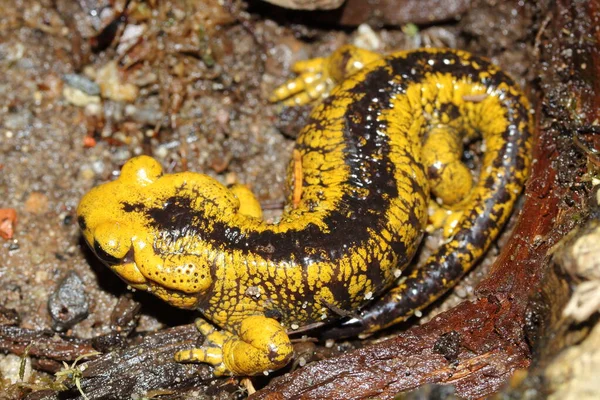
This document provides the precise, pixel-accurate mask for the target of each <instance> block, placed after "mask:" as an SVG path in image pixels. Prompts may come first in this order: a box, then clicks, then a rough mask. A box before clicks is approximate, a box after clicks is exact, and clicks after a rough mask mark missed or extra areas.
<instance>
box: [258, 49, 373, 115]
mask: <svg viewBox="0 0 600 400" xmlns="http://www.w3.org/2000/svg"><path fill="white" fill-rule="evenodd" d="M379 59H381V55H379V54H377V53H373V52H371V51H368V50H364V49H360V48H358V47H355V46H351V45H346V46H342V47H340V48H339V49H337V50H336V51H334V52H333V53H332V54H331V55H330V56H329V57H321V58H312V59H310V60H303V61H299V62H297V63H295V64H294V66H293V67H292V69H293V71H294V72H295V73H296V74H298V76H297V77H296V78H294V79H290V80H289V81H287V82H286V83H284V84H283V85H281V86H279V87H278V88H276V89H275V90H274V91H273V93H272V94H271V96H270V97H269V101H271V102H277V101H283V103H284V104H285V105H287V106H295V105H305V104H310V103H314V102H317V101H319V100H321V99H322V98H325V97H327V96H328V95H329V93H330V92H331V90H332V89H333V88H334V87H335V85H337V84H338V83H340V82H342V81H343V80H344V79H346V78H347V77H349V76H351V75H353V74H354V73H356V72H357V71H359V70H361V69H362V68H363V67H364V66H365V65H368V64H370V63H372V62H373V61H376V60H379Z"/></svg>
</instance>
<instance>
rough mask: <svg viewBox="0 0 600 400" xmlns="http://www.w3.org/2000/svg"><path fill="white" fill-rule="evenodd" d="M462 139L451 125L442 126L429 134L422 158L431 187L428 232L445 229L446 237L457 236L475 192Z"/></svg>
mask: <svg viewBox="0 0 600 400" xmlns="http://www.w3.org/2000/svg"><path fill="white" fill-rule="evenodd" d="M462 153H463V145H462V137H461V136H460V135H459V134H458V132H457V131H456V130H455V129H454V128H453V127H450V126H438V127H435V128H433V129H431V131H430V132H429V133H428V134H427V136H426V138H425V141H424V143H423V148H422V159H423V163H424V164H425V168H426V170H427V175H428V178H429V184H430V188H431V194H432V200H431V202H430V207H429V208H430V212H429V222H430V225H429V226H428V230H429V231H430V232H431V231H433V230H436V229H440V228H442V232H443V236H444V237H445V238H449V237H451V236H452V234H453V233H454V229H455V228H456V226H457V225H458V222H459V221H460V219H461V217H462V216H463V213H464V209H465V205H466V204H467V203H468V201H467V199H468V198H469V195H470V194H471V192H472V190H473V177H472V175H471V171H470V170H469V168H468V167H467V166H466V165H465V164H464V163H463V162H462V159H461V158H462Z"/></svg>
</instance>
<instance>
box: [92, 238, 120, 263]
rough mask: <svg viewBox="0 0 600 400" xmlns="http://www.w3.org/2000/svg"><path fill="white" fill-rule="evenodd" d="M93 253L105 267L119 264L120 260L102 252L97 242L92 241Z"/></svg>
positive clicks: (104, 251)
mask: <svg viewBox="0 0 600 400" xmlns="http://www.w3.org/2000/svg"><path fill="white" fill-rule="evenodd" d="M94 253H96V256H97V257H98V258H99V259H100V260H102V262H104V263H106V264H107V265H114V264H119V263H120V261H121V259H120V258H118V257H115V256H113V255H111V254H109V253H108V252H107V251H106V250H104V249H103V248H102V245H100V243H98V241H97V240H94Z"/></svg>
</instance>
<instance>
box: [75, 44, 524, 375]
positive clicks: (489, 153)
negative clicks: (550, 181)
mask: <svg viewBox="0 0 600 400" xmlns="http://www.w3.org/2000/svg"><path fill="white" fill-rule="evenodd" d="M295 71H296V72H297V73H298V74H299V76H298V78H296V79H294V80H292V81H289V82H288V83H287V84H284V85H283V86H281V87H280V88H278V89H276V90H275V92H274V95H273V97H272V99H271V100H273V101H280V100H286V99H287V102H288V104H302V103H308V102H312V101H315V100H320V102H319V103H318V104H317V105H316V106H315V108H314V110H313V112H312V114H311V116H310V118H309V120H308V124H307V125H306V127H305V128H304V129H303V130H302V131H301V133H300V134H299V136H298V139H297V142H296V147H295V151H294V157H293V160H292V163H291V165H290V168H289V172H288V183H289V186H290V191H289V192H290V194H289V196H288V203H287V206H286V207H285V209H284V212H283V215H282V216H281V220H280V221H279V222H278V223H268V222H265V221H264V220H263V219H262V218H261V210H260V206H259V205H258V202H257V201H256V199H255V198H254V197H253V196H252V194H251V193H250V191H249V190H248V189H246V188H245V187H244V186H241V185H240V186H235V187H233V188H228V187H225V186H223V185H222V184H221V183H219V182H218V181H217V180H215V179H213V178H210V177H208V176H206V175H203V174H198V173H192V172H182V173H175V174H163V172H162V169H161V166H160V165H159V163H158V162H157V161H155V160H154V159H152V158H150V157H147V156H140V157H136V158H133V159H131V160H130V161H128V162H127V163H126V164H125V165H124V166H123V168H122V171H121V175H120V177H119V178H118V179H117V180H115V181H113V182H109V183H105V184H102V185H100V186H98V187H96V188H94V189H92V190H91V191H90V192H89V193H88V194H86V195H85V196H84V197H83V199H82V200H81V203H80V204H79V207H78V210H77V213H78V221H79V225H80V227H81V230H82V232H83V235H84V236H85V239H86V241H87V242H88V243H89V245H90V247H91V248H92V249H93V250H94V252H95V253H96V255H97V256H98V257H99V258H100V259H101V260H102V261H103V262H104V263H106V264H107V265H108V266H109V267H110V268H111V269H112V270H113V271H114V272H116V273H117V274H118V275H119V276H120V277H121V278H122V279H124V280H125V282H127V283H128V284H129V285H130V286H131V287H133V288H136V289H140V290H145V291H148V292H151V293H153V294H155V295H156V296H158V297H160V298H161V299H163V300H165V301H167V302H168V303H170V304H172V305H174V306H176V307H181V308H187V309H194V310H199V311H200V312H201V313H202V314H203V316H204V317H205V318H206V320H204V319H201V320H199V321H198V322H197V326H198V328H199V330H200V332H201V333H202V334H203V335H205V341H204V343H203V344H202V345H201V346H200V347H198V348H194V349H189V350H184V351H180V352H178V353H177V354H176V355H175V358H176V360H178V361H190V362H204V363H209V364H212V365H213V366H214V367H215V369H214V372H215V375H227V374H233V375H253V374H260V373H267V372H268V371H270V370H274V369H277V368H280V367H282V366H284V365H285V364H286V363H287V362H288V361H289V360H290V358H291V357H292V354H293V348H292V345H291V343H290V339H289V338H288V334H287V333H288V332H293V331H294V330H298V329H300V328H302V327H306V326H314V325H318V324H320V323H325V322H329V321H333V320H335V319H340V318H342V317H347V318H346V327H347V328H348V330H347V331H346V333H348V332H351V333H356V332H359V331H362V332H367V333H368V332H373V331H375V330H378V329H381V328H383V327H386V326H389V325H391V324H393V323H396V322H398V321H401V320H404V319H406V318H408V317H409V316H410V315H411V314H412V313H414V312H415V310H419V309H421V308H423V307H425V306H426V305H428V304H430V303H431V302H432V301H434V300H435V299H436V298H438V297H439V296H440V295H441V294H442V293H444V292H445V291H446V290H447V289H448V288H450V287H451V286H452V285H453V284H455V283H456V282H457V280H459V279H460V277H461V276H462V275H463V274H464V273H465V272H466V271H468V270H469V269H470V268H471V267H472V266H473V264H474V263H475V262H476V261H477V260H478V259H479V258H480V257H481V256H482V254H484V252H485V251H486V250H487V249H488V247H489V246H490V243H491V242H492V241H493V240H494V239H495V238H496V236H497V235H498V232H499V231H500V229H501V228H502V226H503V225H504V223H505V222H506V220H507V218H508V216H509V215H510V213H511V210H512V208H513V205H514V203H515V199H516V198H517V196H518V195H519V192H520V191H521V189H522V187H523V184H524V181H525V179H526V176H527V173H528V172H527V171H528V169H529V165H530V155H529V153H530V147H531V142H530V139H531V134H530V128H531V121H530V118H531V117H530V113H529V108H528V103H527V100H526V99H525V97H524V95H523V93H522V92H521V91H520V89H519V88H518V87H517V85H516V84H515V83H514V81H513V80H512V79H511V78H510V77H508V76H507V75H506V74H505V73H503V72H502V71H500V70H499V68H498V67H496V66H495V65H493V64H491V63H490V62H489V61H487V60H484V59H481V58H478V57H475V56H473V55H471V54H469V53H466V52H464V51H458V50H447V49H443V50H442V49H424V50H416V51H408V52H399V53H394V54H391V55H387V56H380V55H377V54H374V53H371V52H368V51H365V50H360V49H357V48H355V47H352V46H344V47H342V48H340V49H338V50H337V51H336V52H335V53H334V54H332V55H331V56H330V57H328V58H320V59H313V60H308V61H304V62H300V63H298V64H297V65H296V66H295ZM336 85H337V86H336ZM328 92H331V93H330V94H329V96H327V97H326V96H325V95H326V94H327V93H328ZM321 98H322V100H321ZM476 140H481V143H482V146H481V148H482V150H481V153H482V155H481V157H480V159H481V168H480V172H479V173H478V176H477V177H476V179H473V178H472V173H471V172H470V170H469V169H468V168H467V167H466V166H465V164H464V162H463V161H464V156H463V146H464V145H465V144H471V143H475V141H476ZM431 215H433V216H439V215H449V217H448V218H447V219H446V220H445V221H443V222H440V221H438V222H436V223H437V226H443V227H445V228H446V229H445V232H446V235H447V238H446V240H445V241H444V242H443V244H442V245H441V247H440V248H439V249H438V250H437V251H436V252H435V253H434V254H433V255H431V257H430V258H429V259H428V260H426V262H425V263H424V264H423V265H421V266H420V267H418V268H415V270H414V272H412V274H410V275H408V276H402V271H403V270H404V269H405V267H406V266H407V265H408V264H409V263H410V262H411V260H412V258H413V256H414V254H415V252H416V251H417V248H418V247H419V243H420V241H421V239H422V237H423V235H424V232H425V231H426V228H427V226H428V219H431V218H430V216H431ZM433 222H435V221H433ZM392 287H393V288H392ZM349 317H353V318H351V319H349ZM342 330H343V327H342Z"/></svg>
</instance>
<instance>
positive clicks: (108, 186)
mask: <svg viewBox="0 0 600 400" xmlns="http://www.w3.org/2000/svg"><path fill="white" fill-rule="evenodd" d="M221 192H223V193H221ZM214 197H218V198H219V200H220V201H221V205H222V207H219V211H221V212H224V213H227V212H228V208H229V209H230V210H231V211H230V212H235V209H237V207H239V203H238V202H237V199H236V198H235V196H233V195H232V194H230V192H229V191H228V190H227V189H226V188H225V187H223V186H222V185H221V184H220V183H218V182H217V181H215V180H214V179H212V178H210V177H208V176H206V175H202V174H195V173H190V172H184V173H179V174H171V175H163V173H162V168H161V166H160V164H159V163H158V162H157V161H156V160H154V159H152V158H150V157H147V156H140V157H136V158H133V159H131V160H129V161H128V162H127V163H126V164H125V165H124V166H123V168H122V170H121V176H120V177H119V178H118V179H116V180H115V181H112V182H108V183H105V184H102V185H100V186H97V187H95V188H93V189H92V190H91V191H90V192H89V193H87V194H86V195H85V196H84V197H83V198H82V199H81V202H80V203H79V206H78V208H77V219H78V222H79V226H80V228H81V231H82V233H83V236H84V238H85V240H86V241H87V243H88V244H89V246H90V247H91V248H92V249H93V251H94V253H96V255H97V256H98V258H100V260H102V262H104V264H106V265H108V266H109V267H110V268H111V269H112V270H113V271H114V272H115V273H117V275H119V276H120V277H121V278H122V279H123V280H124V281H125V282H127V283H128V284H129V285H130V286H131V287H133V288H136V289H140V290H146V291H150V292H152V293H154V294H155V295H157V296H158V297H160V298H161V299H163V300H165V301H167V302H168V303H170V304H172V305H174V306H177V307H181V308H196V307H198V306H199V303H200V302H201V301H202V299H203V298H204V297H205V295H206V293H207V292H208V291H210V288H211V286H212V283H213V276H212V271H211V265H212V262H210V256H211V251H210V249H208V248H207V247H206V242H204V241H203V240H202V233H201V232H199V231H198V230H199V229H201V224H197V225H196V226H195V227H194V228H191V224H193V223H197V222H198V220H200V219H202V218H204V217H209V218H210V217H211V216H209V215H207V214H208V213H207V211H206V210H205V208H207V206H206V204H207V201H206V200H207V199H213V198H214ZM213 200H214V199H213ZM213 208H214V207H213Z"/></svg>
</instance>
